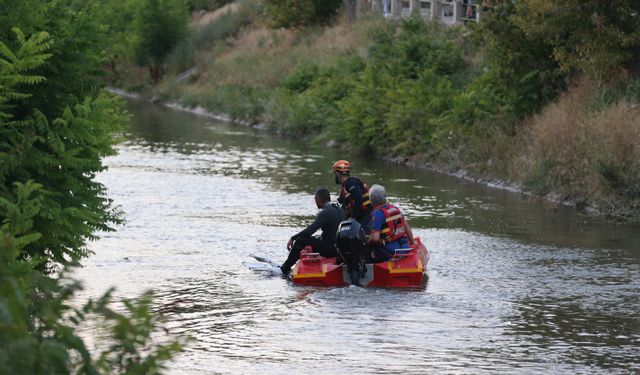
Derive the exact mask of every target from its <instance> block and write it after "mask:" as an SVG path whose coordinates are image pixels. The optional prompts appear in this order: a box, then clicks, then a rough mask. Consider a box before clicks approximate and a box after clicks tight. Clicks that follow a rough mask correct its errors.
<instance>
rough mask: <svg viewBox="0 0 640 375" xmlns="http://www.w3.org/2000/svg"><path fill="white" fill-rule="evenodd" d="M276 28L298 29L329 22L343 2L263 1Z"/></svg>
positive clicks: (326, 0)
mask: <svg viewBox="0 0 640 375" xmlns="http://www.w3.org/2000/svg"><path fill="white" fill-rule="evenodd" d="M263 2H264V4H265V8H266V13H267V16H268V17H269V19H270V20H271V22H272V24H273V26H274V27H284V28H289V27H298V26H309V25H313V24H323V23H327V22H329V21H330V20H331V19H332V18H333V17H334V16H335V15H336V13H337V12H338V10H339V9H340V6H341V5H342V0H263Z"/></svg>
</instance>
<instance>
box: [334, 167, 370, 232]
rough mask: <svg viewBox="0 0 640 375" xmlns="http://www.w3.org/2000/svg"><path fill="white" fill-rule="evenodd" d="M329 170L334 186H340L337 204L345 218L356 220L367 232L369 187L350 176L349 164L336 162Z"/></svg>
mask: <svg viewBox="0 0 640 375" xmlns="http://www.w3.org/2000/svg"><path fill="white" fill-rule="evenodd" d="M331 169H332V170H333V174H334V175H335V179H336V184H339V185H340V186H341V189H340V196H339V197H338V202H339V203H340V204H341V205H342V208H344V210H345V212H346V213H347V216H349V217H352V218H354V219H356V220H357V221H358V222H359V223H360V224H361V225H362V226H363V227H364V228H365V230H367V228H368V227H369V214H370V213H371V200H369V187H368V186H367V184H366V183H365V182H364V181H362V180H361V179H359V178H358V177H354V176H351V163H349V162H348V161H346V160H338V161H337V162H335V163H333V167H332V168H331Z"/></svg>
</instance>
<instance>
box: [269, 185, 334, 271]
mask: <svg viewBox="0 0 640 375" xmlns="http://www.w3.org/2000/svg"><path fill="white" fill-rule="evenodd" d="M315 199H316V206H318V208H319V209H320V212H319V213H318V215H317V216H316V219H315V221H314V222H313V223H311V225H309V226H308V227H306V228H305V229H304V230H302V231H301V232H300V233H298V234H296V235H294V236H293V237H291V239H290V240H289V242H288V243H287V249H288V250H289V257H287V260H286V261H285V262H284V263H283V264H282V266H280V270H281V271H282V273H283V274H284V275H286V274H288V273H289V272H290V271H291V267H293V265H294V264H296V262H297V261H298V259H300V252H301V251H302V249H304V248H305V247H307V246H311V247H312V248H313V251H314V252H316V253H319V254H320V255H321V256H323V257H335V256H336V255H337V252H336V247H335V243H336V232H337V230H338V224H340V222H341V221H343V220H346V215H345V213H344V211H343V210H342V208H340V207H338V206H337V205H334V204H332V203H331V195H330V194H329V190H327V189H318V190H317V191H316V194H315ZM318 229H321V230H322V234H321V236H320V237H315V236H313V234H314V233H315V232H316V231H317V230H318Z"/></svg>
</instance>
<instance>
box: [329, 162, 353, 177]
mask: <svg viewBox="0 0 640 375" xmlns="http://www.w3.org/2000/svg"><path fill="white" fill-rule="evenodd" d="M331 169H332V170H333V171H334V172H338V173H340V174H344V173H351V163H349V162H348V161H346V160H338V161H337V162H335V163H333V167H331Z"/></svg>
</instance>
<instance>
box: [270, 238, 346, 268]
mask: <svg viewBox="0 0 640 375" xmlns="http://www.w3.org/2000/svg"><path fill="white" fill-rule="evenodd" d="M307 246H311V247H312V248H313V251H314V252H316V253H319V254H320V255H321V256H323V257H327V258H330V257H335V256H336V255H338V253H337V252H336V248H335V246H334V244H333V242H329V241H323V240H321V239H320V238H318V237H307V238H298V239H297V240H296V242H294V243H293V247H292V248H291V251H290V252H289V257H287V260H286V261H285V262H284V263H283V264H282V266H281V267H280V268H281V269H282V272H284V273H288V272H289V270H291V267H293V265H294V264H296V262H297V261H298V259H300V252H301V251H302V249H304V248H305V247H307Z"/></svg>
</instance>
